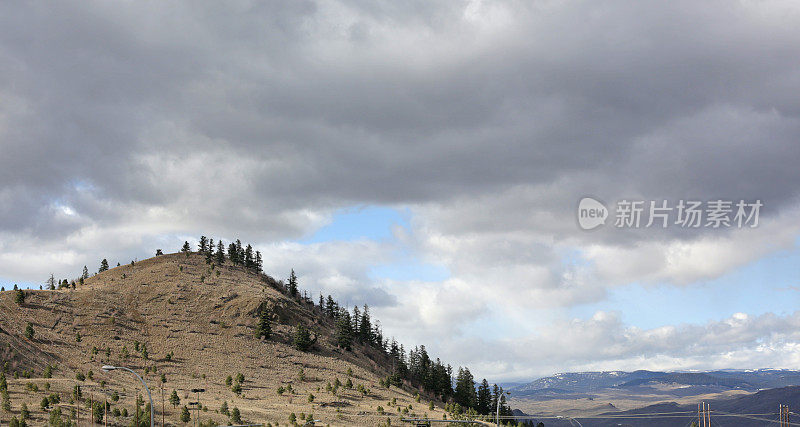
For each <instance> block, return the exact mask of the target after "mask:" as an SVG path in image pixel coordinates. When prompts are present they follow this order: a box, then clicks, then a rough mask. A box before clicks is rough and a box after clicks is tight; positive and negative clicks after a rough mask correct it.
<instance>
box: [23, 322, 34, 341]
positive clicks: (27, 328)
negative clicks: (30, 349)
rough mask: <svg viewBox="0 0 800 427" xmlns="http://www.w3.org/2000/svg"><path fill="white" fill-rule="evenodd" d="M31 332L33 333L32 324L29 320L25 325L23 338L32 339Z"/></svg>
mask: <svg viewBox="0 0 800 427" xmlns="http://www.w3.org/2000/svg"><path fill="white" fill-rule="evenodd" d="M33 334H34V331H33V324H32V323H31V322H28V325H27V326H25V338H28V339H29V340H32V339H33Z"/></svg>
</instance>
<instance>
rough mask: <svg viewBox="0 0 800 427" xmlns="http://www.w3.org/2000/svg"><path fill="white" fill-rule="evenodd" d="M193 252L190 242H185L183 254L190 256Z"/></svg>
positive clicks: (182, 249)
mask: <svg viewBox="0 0 800 427" xmlns="http://www.w3.org/2000/svg"><path fill="white" fill-rule="evenodd" d="M191 251H192V247H191V246H189V242H188V241H184V242H183V247H182V248H181V252H183V253H185V254H186V256H189V252H191Z"/></svg>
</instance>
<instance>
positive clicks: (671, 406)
mask: <svg viewBox="0 0 800 427" xmlns="http://www.w3.org/2000/svg"><path fill="white" fill-rule="evenodd" d="M725 372H728V371H725ZM740 372H743V371H740ZM778 372H780V371H768V372H767V373H766V374H765V375H766V376H767V377H770V376H772V374H775V375H778V376H779V374H778ZM783 372H786V371H783ZM789 372H794V373H795V374H796V372H795V371H789ZM798 401H800V387H798V386H794V387H781V388H774V389H769V390H762V391H759V392H757V393H754V394H750V395H746V396H742V397H738V398H733V399H719V400H712V401H710V402H709V401H706V402H707V403H710V406H711V425H722V426H737V427H762V426H770V425H777V424H778V405H780V404H788V405H789V406H790V410H792V411H793V412H796V411H797V405H798V403H797V402H798ZM514 415H515V416H517V417H519V418H518V419H519V420H523V419H530V418H529V417H528V416H527V415H525V414H524V413H523V412H521V411H515V413H514ZM535 419H536V421H542V422H544V424H545V425H546V426H547V427H566V426H575V425H577V423H574V422H570V421H569V420H568V419H553V418H535ZM575 419H576V420H577V421H578V422H580V425H582V426H583V427H612V426H628V427H639V426H642V427H644V426H647V427H675V426H688V425H690V424H691V423H692V422H693V421H697V419H698V415H697V405H696V404H684V405H679V404H677V403H674V402H668V403H659V404H655V405H649V406H645V407H643V408H638V409H634V410H630V411H621V412H618V411H613V412H608V413H604V414H600V415H597V416H588V417H576V418H575ZM790 421H795V419H790Z"/></svg>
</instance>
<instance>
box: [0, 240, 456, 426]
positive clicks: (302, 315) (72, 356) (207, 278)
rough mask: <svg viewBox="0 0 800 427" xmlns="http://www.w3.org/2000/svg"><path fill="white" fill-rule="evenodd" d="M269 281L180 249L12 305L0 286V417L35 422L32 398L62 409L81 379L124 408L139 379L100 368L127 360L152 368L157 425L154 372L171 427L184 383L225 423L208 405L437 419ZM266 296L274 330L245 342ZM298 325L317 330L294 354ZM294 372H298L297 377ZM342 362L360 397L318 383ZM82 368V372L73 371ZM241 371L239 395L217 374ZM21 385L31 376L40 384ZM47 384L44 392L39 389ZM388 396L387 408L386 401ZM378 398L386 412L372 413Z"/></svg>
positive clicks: (338, 420) (323, 415) (354, 420)
mask: <svg viewBox="0 0 800 427" xmlns="http://www.w3.org/2000/svg"><path fill="white" fill-rule="evenodd" d="M274 284H275V282H274V281H273V280H272V279H271V278H270V277H268V276H265V275H256V274H254V273H252V272H249V271H246V270H245V269H243V268H241V267H233V266H231V265H229V264H226V265H224V266H221V267H220V266H212V265H208V264H206V263H205V260H204V257H202V256H200V255H198V254H194V253H193V254H190V255H188V256H186V255H184V254H181V253H178V254H168V255H162V256H158V257H155V258H151V259H148V260H144V261H140V262H137V263H135V265H123V266H120V267H116V268H113V269H111V270H108V271H106V272H103V273H100V274H97V275H95V276H93V277H91V278H89V279H88V280H87V281H86V283H85V284H84V285H82V286H78V288H77V289H74V290H72V289H69V290H57V291H46V290H45V291H41V290H30V291H26V299H25V303H24V304H23V305H21V306H20V305H18V304H16V303H15V302H14V293H13V292H12V291H6V292H3V293H2V295H0V313H1V314H2V315H1V316H0V363H5V362H8V373H7V374H6V376H7V378H8V383H9V393H10V398H11V402H12V411H11V412H10V413H8V412H2V411H1V410H0V424H3V425H6V423H7V422H8V421H9V420H10V419H11V417H12V416H19V410H20V406H21V405H22V403H23V402H25V403H26V404H27V406H28V408H29V409H30V410H31V412H32V415H33V419H32V423H30V422H29V425H43V424H45V422H46V421H45V420H46V417H47V416H48V414H47V413H46V412H44V411H42V410H40V409H39V406H40V405H39V403H40V401H41V400H42V397H44V396H46V395H49V394H50V393H54V392H55V393H58V394H59V395H60V396H61V403H60V405H61V406H62V407H63V408H62V412H64V413H65V414H69V413H70V410H71V409H73V408H74V407H75V406H76V405H72V404H70V403H69V400H70V395H71V394H72V389H73V387H74V386H75V385H76V384H80V385H81V386H82V389H83V395H84V397H86V398H88V397H90V396H91V397H92V398H93V399H101V400H102V399H105V398H106V397H110V396H111V395H112V393H113V392H115V391H116V392H117V393H118V394H119V396H120V400H119V402H112V408H118V409H120V410H121V409H122V408H127V409H128V411H129V412H131V413H132V412H133V411H132V409H133V406H134V399H135V397H136V395H137V393H140V392H141V391H140V388H141V387H140V384H139V383H138V381H137V380H136V379H135V378H134V377H133V376H132V375H129V374H127V373H124V372H119V371H117V372H110V373H104V372H102V371H101V370H100V367H101V366H102V365H103V364H106V363H110V364H119V365H123V366H128V367H130V368H132V369H134V370H136V371H137V372H139V373H141V374H144V373H145V371H147V370H149V371H150V372H149V373H147V374H146V375H145V379H146V381H147V383H148V385H150V387H151V389H152V390H153V400H154V402H156V404H155V407H156V410H157V412H158V415H157V417H156V418H157V422H158V423H160V421H161V417H162V416H161V407H162V404H161V399H162V398H161V389H160V388H159V384H160V383H161V375H162V374H164V375H165V376H166V379H167V382H166V384H165V385H164V400H167V399H168V397H169V394H170V393H171V392H172V390H177V391H178V394H179V397H180V398H181V405H180V406H178V407H176V408H173V407H172V405H170V404H169V402H168V401H167V402H166V404H165V407H166V411H165V414H164V417H165V418H166V420H167V424H169V425H183V423H181V422H180V421H179V416H180V410H181V407H182V406H183V405H184V404H186V403H188V402H190V401H195V400H196V398H195V397H194V395H192V396H190V395H189V394H188V390H190V389H192V388H205V389H206V392H205V393H203V394H202V395H201V396H200V402H201V403H202V405H203V407H204V408H205V409H204V410H203V411H202V412H201V413H200V416H201V420H208V419H213V420H215V421H216V422H218V423H220V424H222V425H226V424H227V423H228V421H229V418H228V417H227V416H225V415H223V414H220V413H218V410H219V408H220V406H221V405H222V403H223V401H225V402H227V404H228V406H229V408H231V409H232V408H234V407H237V408H239V410H240V411H241V414H242V419H243V420H245V421H247V422H254V423H264V425H266V424H267V423H271V424H272V425H289V415H290V414H291V413H295V414H296V415H297V422H298V423H300V424H303V423H304V422H303V421H302V420H301V419H300V418H301V417H300V415H301V414H313V415H314V418H315V419H318V420H321V423H318V424H317V425H326V424H329V425H373V426H374V425H381V424H385V423H386V420H387V417H388V418H389V419H390V420H391V423H392V424H394V425H398V424H401V423H400V421H399V418H400V414H398V410H397V408H398V407H399V408H408V406H409V405H412V409H411V410H410V411H409V413H416V414H418V415H423V414H424V413H427V414H428V415H431V416H439V417H440V416H441V414H442V409H440V408H436V409H435V410H434V411H433V412H432V411H429V410H428V402H427V401H425V400H424V399H423V400H422V401H421V402H419V403H418V402H416V401H415V398H414V396H413V395H412V393H411V392H409V391H406V390H400V389H398V388H396V387H391V389H386V388H382V387H380V385H379V383H378V382H379V379H380V377H381V376H385V375H386V374H387V372H386V371H385V370H384V369H383V368H382V367H381V364H380V363H379V362H376V361H375V360H373V358H374V359H376V360H378V361H380V358H379V357H376V356H375V355H374V354H372V353H371V349H366V348H361V347H358V346H356V348H354V351H353V352H346V351H343V350H340V349H338V348H336V347H335V346H334V345H332V344H331V342H330V339H329V337H330V336H331V332H332V324H331V323H330V322H329V321H328V320H326V319H322V318H320V316H319V315H318V314H316V313H315V312H314V310H313V309H312V307H311V306H310V305H306V304H305V303H302V302H299V301H296V300H294V299H291V298H287V297H286V296H285V295H284V294H282V293H281V292H279V291H278V290H276V288H275V287H274ZM264 301H266V302H267V304H268V305H269V306H270V308H271V311H272V313H274V321H273V338H272V339H270V340H266V341H265V340H257V339H256V338H254V328H255V324H256V320H257V319H256V313H257V311H258V307H259V306H260V304H262V302H264ZM28 322H30V323H31V324H32V325H33V328H34V331H35V335H34V337H33V339H28V338H26V337H25V335H24V331H25V327H26V325H27V324H28ZM298 323H303V324H305V325H306V326H308V327H310V328H311V329H312V330H315V331H317V332H318V334H319V336H320V339H319V341H318V342H317V344H316V346H315V348H314V350H313V351H312V352H309V353H303V352H300V351H297V350H295V349H294V348H293V346H292V344H291V343H292V337H293V335H292V334H293V329H294V326H296V325H297V324H298ZM78 333H79V334H80V335H81V340H80V342H78V341H77V339H76V336H77V334H78ZM137 342H138V343H140V345H141V346H144V345H146V348H147V351H148V353H149V357H148V359H145V358H144V357H143V356H142V354H141V351H139V352H137V351H135V347H136V343H137ZM141 348H142V347H140V349H141ZM123 349H125V350H127V353H128V356H127V357H126V356H125V350H123ZM168 353H174V357H172V359H171V360H167V357H166V355H167V354H168ZM370 356H371V357H370ZM48 365H55V366H57V370H56V371H55V372H54V373H53V378H49V379H45V378H42V373H43V371H44V370H45V368H46V367H47V366H48ZM148 368H149V369H148ZM301 369H302V370H303V372H304V376H305V378H304V379H301V378H300V375H299V372H300V370H301ZM348 370H349V371H351V372H352V376H351V377H350V378H351V381H352V382H353V383H354V384H355V385H356V386H357V385H358V384H363V385H364V386H365V387H366V388H368V389H369V391H370V392H369V394H368V395H366V396H363V395H362V394H361V393H359V392H357V391H356V390H355V387H354V388H353V389H346V388H345V387H341V388H339V391H338V395H334V394H333V393H332V392H327V391H326V385H327V384H328V382H331V383H333V382H334V381H335V379H336V378H338V379H339V380H340V381H341V382H342V383H346V381H347V379H348ZM15 371H16V372H17V373H20V374H21V373H23V372H25V371H32V372H33V375H32V377H31V378H25V375H21V376H20V377H19V378H14V375H13V372H15ZM89 371H92V372H93V376H92V378H93V379H92V380H89V379H86V380H85V381H79V380H77V379H76V375H78V374H84V375H86V374H87V373H88V372H89ZM240 372H241V373H242V374H244V376H245V381H244V383H243V384H242V391H241V393H240V394H239V395H237V394H235V393H234V392H233V391H232V390H231V388H230V387H228V386H227V385H226V384H225V379H226V377H227V376H228V375H231V376H234V377H235V376H236V374H237V373H240ZM28 383H33V384H35V386H36V388H38V391H33V390H32V389H33V388H34V386H33V385H27V384H28ZM46 383H47V384H49V387H50V389H51V390H50V391H47V390H45V387H46ZM103 385H104V386H103ZM289 385H291V388H292V390H293V392H291V393H284V394H283V395H279V394H278V393H277V390H278V388H279V387H281V386H283V387H284V388H288V386H289ZM309 394H313V395H314V396H315V399H314V401H313V402H309V399H308V397H309ZM145 399H146V396H145ZM392 399H396V401H397V407H394V406H390V405H389V402H390V401H392ZM79 406H81V408H82V409H83V410H82V413H81V416H82V418H83V420H84V423H85V420H86V419H87V417H88V411H87V410H86V409H85V405H83V404H81V405H79ZM378 406H382V407H383V408H384V409H385V411H386V414H383V415H381V414H379V413H378V411H377V407H378ZM192 417H193V418H194V417H195V412H194V411H193V412H192ZM130 423H131V420H130V418H127V419H126V418H124V417H111V418H110V423H109V424H110V425H129V424H130Z"/></svg>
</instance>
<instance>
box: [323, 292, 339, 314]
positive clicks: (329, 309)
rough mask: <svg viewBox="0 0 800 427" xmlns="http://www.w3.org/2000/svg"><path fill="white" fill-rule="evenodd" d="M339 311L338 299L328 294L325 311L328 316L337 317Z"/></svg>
mask: <svg viewBox="0 0 800 427" xmlns="http://www.w3.org/2000/svg"><path fill="white" fill-rule="evenodd" d="M338 312H339V307H338V304H336V301H334V300H333V297H332V296H330V295H328V299H327V300H326V301H325V313H326V314H327V315H328V317H334V318H335V317H336V315H337V314H338Z"/></svg>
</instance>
